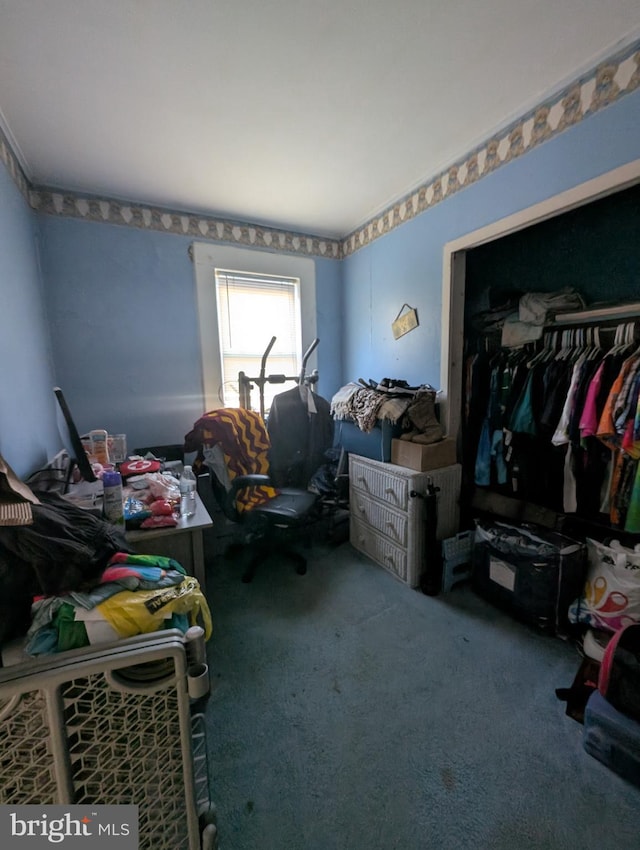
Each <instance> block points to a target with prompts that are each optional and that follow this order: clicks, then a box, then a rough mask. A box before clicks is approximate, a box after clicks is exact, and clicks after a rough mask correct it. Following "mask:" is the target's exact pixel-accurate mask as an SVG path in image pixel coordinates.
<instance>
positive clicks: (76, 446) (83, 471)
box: [53, 387, 98, 492]
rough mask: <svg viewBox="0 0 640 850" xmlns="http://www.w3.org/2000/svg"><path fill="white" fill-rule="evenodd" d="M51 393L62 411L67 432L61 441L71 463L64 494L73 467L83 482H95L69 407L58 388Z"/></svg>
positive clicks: (95, 479)
mask: <svg viewBox="0 0 640 850" xmlns="http://www.w3.org/2000/svg"><path fill="white" fill-rule="evenodd" d="M53 392H54V393H55V396H56V398H57V399H58V404H59V405H60V410H61V411H62V415H63V417H64V424H65V429H66V431H67V433H66V435H65V434H64V433H63V439H64V441H65V443H66V449H67V450H68V452H69V455H70V457H71V463H70V464H69V472H68V475H67V481H66V482H65V492H66V491H67V488H68V486H69V482H70V481H71V476H72V474H73V467H74V464H75V466H77V467H78V470H79V472H80V475H81V476H82V478H83V479H84V480H85V481H88V482H90V483H93V482H94V481H97V480H98V479H97V478H96V476H95V474H94V472H93V467H92V466H91V462H90V461H89V458H88V457H87V453H86V452H85V450H84V446H83V445H82V440H81V439H80V434H79V433H78V429H77V428H76V424H75V422H74V421H73V417H72V416H71V411H70V410H69V405H68V404H67V402H66V399H65V397H64V394H63V392H62V390H61V389H60V387H54V388H53Z"/></svg>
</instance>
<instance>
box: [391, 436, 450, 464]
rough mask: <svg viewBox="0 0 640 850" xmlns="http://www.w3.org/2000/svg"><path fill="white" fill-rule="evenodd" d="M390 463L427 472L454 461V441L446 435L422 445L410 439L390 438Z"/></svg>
mask: <svg viewBox="0 0 640 850" xmlns="http://www.w3.org/2000/svg"><path fill="white" fill-rule="evenodd" d="M391 463H395V464H397V465H398V466H405V467H407V468H408V469H416V470H417V471H418V472H428V471H429V470H430V469H440V468H441V467H443V466H452V465H453V464H454V463H456V441H455V440H454V439H453V438H451V437H446V438H445V439H444V440H440V442H438V443H431V445H428V446H424V445H422V444H421V443H412V442H411V441H410V440H391Z"/></svg>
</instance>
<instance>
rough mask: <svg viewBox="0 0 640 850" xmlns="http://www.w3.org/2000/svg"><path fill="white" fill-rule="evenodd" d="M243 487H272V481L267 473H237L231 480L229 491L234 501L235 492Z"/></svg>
mask: <svg viewBox="0 0 640 850" xmlns="http://www.w3.org/2000/svg"><path fill="white" fill-rule="evenodd" d="M245 487H273V482H272V481H271V478H270V477H269V476H268V475H261V474H259V473H257V472H254V473H251V474H250V475H238V476H237V477H236V478H234V479H233V481H232V482H231V490H230V491H229V492H230V494H232V495H233V499H234V501H235V497H236V493H237V492H238V491H239V490H243V489H244V488H245Z"/></svg>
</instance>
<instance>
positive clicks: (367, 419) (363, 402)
mask: <svg viewBox="0 0 640 850" xmlns="http://www.w3.org/2000/svg"><path fill="white" fill-rule="evenodd" d="M331 414H332V415H333V417H334V418H335V419H345V420H350V421H353V422H355V423H356V425H357V426H358V428H360V430H361V431H365V432H369V431H372V430H373V429H374V428H375V426H376V424H377V423H378V421H379V420H387V421H389V422H392V423H394V424H400V425H401V426H402V428H403V429H404V431H405V433H403V434H402V435H401V438H402V439H407V440H411V441H412V442H418V443H420V442H421V443H424V444H429V443H435V442H438V441H439V440H441V439H442V438H443V431H442V427H441V426H440V423H439V422H438V418H437V416H436V390H435V389H434V388H433V387H432V386H431V385H430V384H421V385H420V386H413V387H412V386H409V384H408V383H407V382H406V381H404V380H400V379H395V378H383V379H382V380H381V381H373V380H371V379H369V381H365V380H363V379H362V378H359V379H358V381H357V382H355V381H354V382H351V383H349V384H346V385H345V386H344V387H341V389H339V390H338V392H337V393H336V394H335V395H334V396H333V398H332V399H331Z"/></svg>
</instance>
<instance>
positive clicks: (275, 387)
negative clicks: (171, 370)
mask: <svg viewBox="0 0 640 850" xmlns="http://www.w3.org/2000/svg"><path fill="white" fill-rule="evenodd" d="M193 264H194V271H195V280H196V290H197V309H198V316H197V319H198V324H199V329H200V351H201V356H202V377H203V395H204V410H216V409H217V408H220V407H225V406H228V407H235V406H237V404H238V396H237V383H238V372H239V371H240V370H242V371H243V372H245V373H247V374H248V375H249V376H250V377H254V376H257V375H259V374H260V362H261V360H262V355H263V353H264V351H265V349H266V348H267V346H268V344H269V342H270V341H271V338H272V337H274V336H275V337H277V340H276V344H275V345H274V347H273V349H272V350H271V352H270V353H269V358H268V360H267V364H266V372H267V374H272V375H273V374H285V375H287V377H289V376H293V375H297V374H298V372H299V369H300V365H301V359H302V354H303V352H305V351H306V350H307V348H308V347H309V346H310V345H311V343H312V342H313V340H314V339H315V338H316V335H317V334H316V280H315V269H316V266H315V261H314V260H313V259H311V258H310V257H299V256H292V255H289V254H284V253H276V252H271V251H260V250H257V249H251V248H244V247H239V246H235V245H218V244H215V243H211V242H194V243H193ZM235 270H240V271H235ZM223 276H226V278H227V280H223ZM218 278H219V279H218ZM227 283H228V284H229V286H228V287H227ZM223 289H224V293H223V292H222V290H223ZM266 292H268V293H269V294H268V295H265V293H266ZM260 293H262V295H260ZM294 293H295V294H294ZM258 297H264V298H266V299H267V300H268V301H269V302H271V306H269V307H266V306H265V304H264V301H260V302H258V300H257V298H258ZM276 302H277V307H276ZM227 308H228V309H227ZM292 312H293V313H294V319H295V321H297V326H296V328H295V329H294V330H291V327H292V322H289V321H287V322H285V323H284V324H286V325H287V326H288V329H287V330H286V331H285V330H284V329H283V322H282V318H283V316H285V315H290V314H291V313H292ZM225 313H227V316H226V317H225V315H224V314H225ZM229 314H230V315H231V316H234V315H235V316H236V317H238V316H239V319H238V321H236V320H235V319H233V318H232V319H231V321H229ZM229 328H230V329H231V346H230V349H231V348H233V350H229V357H228V360H227V357H226V354H225V352H226V346H227V345H228V342H225V338H224V337H225V333H226V332H227V330H228V329H229ZM244 355H248V357H247V359H245V360H243V356H244ZM287 357H291V358H292V359H290V360H287V359H286V358H287ZM241 361H242V362H244V366H243V365H240V363H241ZM317 366H318V363H317V352H315V351H314V352H313V353H312V354H311V357H310V358H309V361H308V363H307V371H308V372H311V371H312V370H313V369H315V368H317ZM292 386H293V384H286V385H283V384H271V385H269V384H267V385H266V386H265V397H266V398H270V397H271V396H269V395H267V393H269V392H271V394H272V395H275V394H276V393H278V392H282V391H283V390H287V389H291V387H292ZM234 390H235V393H234ZM251 406H252V407H253V408H254V409H256V410H258V409H259V406H260V402H259V395H258V389H257V387H256V389H255V390H254V391H253V392H252V394H251ZM267 406H268V404H267Z"/></svg>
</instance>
